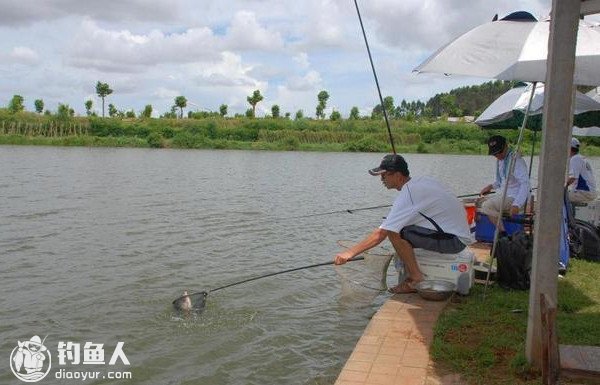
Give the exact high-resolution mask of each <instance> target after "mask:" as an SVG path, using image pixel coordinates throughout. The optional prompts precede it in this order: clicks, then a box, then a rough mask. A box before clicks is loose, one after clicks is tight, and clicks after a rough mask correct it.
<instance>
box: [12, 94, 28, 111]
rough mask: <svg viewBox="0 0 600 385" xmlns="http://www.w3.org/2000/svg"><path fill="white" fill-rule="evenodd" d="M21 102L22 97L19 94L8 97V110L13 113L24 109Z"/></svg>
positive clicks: (22, 100)
mask: <svg viewBox="0 0 600 385" xmlns="http://www.w3.org/2000/svg"><path fill="white" fill-rule="evenodd" d="M23 102H24V99H23V97H22V96H21V95H13V97H12V99H10V102H9V103H8V110H9V111H10V112H12V113H13V114H15V113H17V112H21V111H23V110H24V109H25V105H24V104H23Z"/></svg>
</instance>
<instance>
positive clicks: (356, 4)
mask: <svg viewBox="0 0 600 385" xmlns="http://www.w3.org/2000/svg"><path fill="white" fill-rule="evenodd" d="M354 5H355V6H356V14H357V15H358V21H359V22H360V29H361V30H362V34H363V37H364V39H365V45H366V46H367V53H368V54H369V61H370V62H371V69H372V70H373V76H374V77H375V84H376V85H377V93H378V94H379V101H380V103H381V110H382V111H383V117H384V119H385V125H386V127H387V131H388V135H389V136H390V144H391V145H392V151H393V152H394V154H395V153H396V146H394V137H393V136H392V130H391V129H390V121H389V120H388V116H387V112H386V110H385V105H384V104H383V97H382V96H381V88H380V87H379V80H378V79H377V72H375V65H374V64H373V57H372V56H371V49H370V48H369V41H368V40H367V34H366V33H365V27H364V26H363V22H362V17H360V10H359V9H358V3H357V2H356V0H354Z"/></svg>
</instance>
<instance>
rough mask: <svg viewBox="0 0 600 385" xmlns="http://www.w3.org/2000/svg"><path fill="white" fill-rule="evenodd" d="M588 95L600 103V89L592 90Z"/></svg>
mask: <svg viewBox="0 0 600 385" xmlns="http://www.w3.org/2000/svg"><path fill="white" fill-rule="evenodd" d="M586 95H587V96H589V97H590V98H592V99H594V100H595V101H597V102H600V87H596V88H594V89H592V90H591V91H589V92H588V93H586Z"/></svg>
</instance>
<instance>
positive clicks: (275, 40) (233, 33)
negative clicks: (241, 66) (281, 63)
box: [224, 11, 283, 51]
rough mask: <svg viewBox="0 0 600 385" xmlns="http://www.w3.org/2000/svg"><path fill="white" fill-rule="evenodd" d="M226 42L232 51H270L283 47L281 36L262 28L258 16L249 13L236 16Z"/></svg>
mask: <svg viewBox="0 0 600 385" xmlns="http://www.w3.org/2000/svg"><path fill="white" fill-rule="evenodd" d="M224 40H225V42H226V46H227V48H228V49H230V50H253V49H258V50H263V51H270V50H278V49H281V48H282V47H283V40H282V38H281V35H280V34H279V33H278V32H276V31H270V30H268V29H266V28H264V27H263V26H261V25H260V23H259V22H258V21H257V20H256V15H255V14H254V13H252V12H248V11H240V12H238V13H236V14H235V16H234V17H233V19H232V21H231V26H230V27H229V28H228V30H227V35H226V37H225V39H224Z"/></svg>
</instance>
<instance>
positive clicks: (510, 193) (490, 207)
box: [479, 135, 530, 235]
mask: <svg viewBox="0 0 600 385" xmlns="http://www.w3.org/2000/svg"><path fill="white" fill-rule="evenodd" d="M488 154H489V155H492V156H494V157H495V158H496V179H495V181H494V182H493V183H491V184H489V185H487V186H485V187H484V188H483V189H481V192H480V195H481V196H484V195H486V194H488V193H490V192H491V191H492V190H496V192H498V194H495V195H493V196H491V197H489V198H486V199H485V201H484V202H483V204H482V205H481V208H480V209H479V211H480V212H481V213H483V214H485V215H487V216H488V218H489V220H490V223H492V224H494V225H495V224H496V221H497V219H498V216H500V215H502V214H501V213H502V212H508V213H509V214H510V215H511V216H513V215H516V214H518V213H519V212H520V211H521V209H522V208H523V206H525V203H526V202H527V198H528V197H529V190H530V185H529V174H528V172H527V164H526V163H525V160H523V158H522V157H521V155H520V154H518V153H517V152H515V151H514V150H513V149H512V148H510V146H509V145H508V143H507V142H506V138H505V137H503V136H500V135H494V136H492V137H490V138H489V139H488ZM511 159H512V160H513V162H515V166H514V171H513V173H512V175H508V174H509V167H510V161H511ZM506 183H508V188H507V190H506V198H505V199H504V207H501V203H502V192H503V191H504V185H505V184H506ZM499 227H500V229H499V230H500V235H506V231H505V228H504V224H503V223H502V221H500V224H499Z"/></svg>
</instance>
